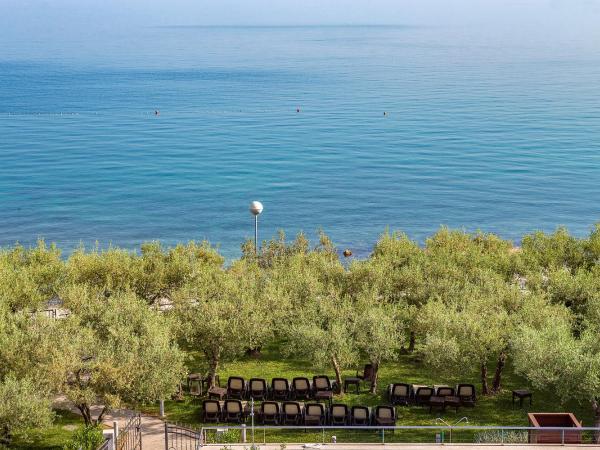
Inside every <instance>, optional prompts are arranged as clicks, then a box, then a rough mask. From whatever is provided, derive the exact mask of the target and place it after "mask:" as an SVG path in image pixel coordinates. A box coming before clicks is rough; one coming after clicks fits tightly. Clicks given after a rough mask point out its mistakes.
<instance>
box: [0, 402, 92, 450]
mask: <svg viewBox="0 0 600 450" xmlns="http://www.w3.org/2000/svg"><path fill="white" fill-rule="evenodd" d="M81 425H83V420H82V419H81V416H78V415H77V414H74V413H72V412H70V411H64V410H59V411H56V418H55V420H54V424H53V425H52V426H51V427H50V428H46V429H45V430H31V431H29V432H28V433H27V436H20V437H15V439H14V440H13V442H12V444H11V446H10V448H15V449H53V450H54V449H62V448H63V445H64V444H66V443H67V441H68V440H69V439H70V438H71V436H72V434H73V431H74V430H75V429H76V428H77V427H80V426H81Z"/></svg>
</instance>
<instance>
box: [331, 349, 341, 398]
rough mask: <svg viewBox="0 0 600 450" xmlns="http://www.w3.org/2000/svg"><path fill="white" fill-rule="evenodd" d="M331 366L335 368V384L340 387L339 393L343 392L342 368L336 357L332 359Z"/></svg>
mask: <svg viewBox="0 0 600 450" xmlns="http://www.w3.org/2000/svg"><path fill="white" fill-rule="evenodd" d="M331 365H332V366H333V371H334V372H335V382H336V384H337V386H338V389H339V392H343V386H342V368H341V367H340V363H339V362H338V360H337V358H336V357H335V355H334V356H332V357H331Z"/></svg>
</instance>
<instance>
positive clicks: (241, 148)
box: [0, 24, 600, 259]
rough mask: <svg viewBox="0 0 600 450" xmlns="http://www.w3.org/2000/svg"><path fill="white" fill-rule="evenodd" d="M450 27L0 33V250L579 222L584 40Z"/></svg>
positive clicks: (343, 239)
mask: <svg viewBox="0 0 600 450" xmlns="http://www.w3.org/2000/svg"><path fill="white" fill-rule="evenodd" d="M533 28H534V27H532V29H531V30H527V29H523V28H520V29H518V30H512V29H510V27H506V28H504V29H500V30H496V29H494V28H493V27H492V26H487V25H486V24H477V25H476V26H475V25H474V26H473V27H464V26H463V27H459V26H428V25H426V24H424V25H422V26H408V25H394V26H361V25H353V26H293V27H291V26H290V27H289V26H270V27H260V26H247V27H233V26H225V27H218V26H213V27H204V26H177V25H173V26H154V25H153V24H148V25H146V26H140V25H132V26H131V27H120V28H119V29H116V30H111V31H110V32H105V33H97V32H94V31H92V30H90V31H86V30H83V31H80V32H78V33H62V34H61V33H58V34H57V35H55V34H49V33H46V34H44V32H43V31H40V32H39V33H38V32H37V30H30V31H29V32H28V33H21V34H19V35H18V36H17V35H12V34H11V35H4V36H3V31H1V30H0V246H2V247H8V246H12V245H14V244H15V243H17V242H18V243H21V244H23V245H27V246H29V245H34V244H35V242H36V241H37V239H39V238H43V239H45V240H46V241H47V242H55V243H56V244H57V245H59V246H60V247H61V248H62V249H63V250H64V252H65V253H66V254H68V253H69V252H71V251H72V250H73V249H75V248H77V247H78V246H80V245H84V246H86V247H88V248H91V247H94V246H96V245H98V246H100V247H102V248H106V247H108V246H111V245H113V246H114V245H118V246H121V247H125V248H128V249H137V248H139V245H140V244H141V243H142V242H144V241H150V240H160V241H162V242H163V243H164V244H165V245H166V246H173V245H176V244H177V243H179V242H187V241H189V240H196V241H200V240H208V241H210V242H211V243H212V244H213V245H216V246H218V247H219V249H220V251H221V252H222V253H223V255H225V256H226V258H228V259H232V258H237V257H239V256H240V255H241V250H240V245H241V243H242V242H243V241H244V240H245V239H251V238H253V236H254V219H253V216H252V215H251V214H250V212H249V210H248V207H249V204H250V202H251V201H253V200H258V201H261V202H262V203H263V205H264V211H263V213H262V214H261V215H260V216H259V221H258V225H259V230H258V231H259V240H264V239H269V238H271V237H274V236H276V235H277V233H278V230H284V231H285V233H286V236H287V237H288V238H289V239H293V237H294V236H295V235H296V234H297V233H299V232H301V231H303V232H305V233H306V234H307V235H308V236H309V237H310V238H311V239H312V240H313V241H315V242H316V237H317V235H318V232H319V231H320V230H322V231H323V232H325V233H326V234H327V235H329V237H330V238H331V239H332V240H333V242H334V243H335V244H336V245H337V246H338V248H340V249H345V248H348V249H351V250H352V251H353V253H354V255H355V256H357V257H365V256H367V255H368V254H369V252H370V251H371V249H372V247H373V244H374V243H375V242H376V241H377V239H378V237H379V236H380V235H381V233H383V232H384V231H385V230H386V229H389V230H400V231H403V232H406V233H407V234H408V235H409V236H410V237H411V238H412V239H415V240H417V241H419V242H421V243H422V242H424V241H425V239H426V238H427V237H428V236H430V235H431V234H432V233H434V232H435V231H436V230H437V229H439V227H440V226H444V225H445V226H449V227H452V228H459V229H464V230H467V231H469V232H474V231H477V230H482V231H485V232H492V233H497V234H498V235H500V236H501V237H503V238H506V239H510V240H513V241H514V242H515V243H516V244H518V243H519V242H520V240H521V238H522V236H523V235H525V234H527V233H532V232H534V231H537V230H543V231H547V232H551V231H553V230H555V229H556V228H557V227H559V226H566V227H567V228H568V229H569V230H570V232H571V233H573V234H574V235H576V236H586V235H587V234H588V233H589V232H590V230H591V229H592V227H593V226H594V224H595V223H596V222H600V32H599V33H596V34H595V35H593V36H590V35H589V33H587V34H581V35H580V34H578V32H577V31H578V30H576V29H570V30H553V29H542V30H541V31H540V30H537V29H533Z"/></svg>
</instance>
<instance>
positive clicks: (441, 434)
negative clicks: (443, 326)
mask: <svg viewBox="0 0 600 450" xmlns="http://www.w3.org/2000/svg"><path fill="white" fill-rule="evenodd" d="M233 430H235V431H237V433H235V432H234V433H231V431H233ZM334 431H335V434H333V432H334ZM273 432H277V434H278V435H277V437H276V440H273V439H269V440H268V441H267V435H268V434H270V433H273ZM293 432H296V433H301V434H300V435H298V434H295V433H293ZM238 433H239V434H238ZM311 433H312V434H311ZM169 434H172V436H177V437H180V436H182V435H183V434H185V436H186V437H187V439H190V440H193V441H195V443H196V446H195V448H199V447H201V446H206V445H211V444H216V445H221V446H222V445H223V444H236V443H245V444H257V445H260V444H266V443H267V442H271V443H276V442H277V443H280V442H282V443H289V444H292V443H306V442H311V439H312V440H313V441H317V440H318V443H321V444H325V443H338V444H339V443H356V444H359V443H360V444H369V443H371V444H374V443H382V444H385V443H430V444H431V443H437V444H444V443H467V442H468V443H482V444H483V443H486V444H512V443H514V444H519V445H527V444H540V443H555V444H580V443H587V444H592V443H597V442H599V441H600V428H596V427H579V428H574V427H542V428H539V427H518V426H484V425H456V424H455V425H451V424H444V425H440V424H438V425H400V426H379V425H364V426H339V425H337V426H332V425H319V426H314V425H313V426H303V425H257V426H254V427H249V426H246V425H215V426H202V427H199V428H193V427H189V426H179V425H173V424H165V439H166V443H168V442H169ZM232 434H233V435H232ZM286 434H287V436H286ZM261 435H262V436H261ZM273 437H274V436H273ZM261 438H262V439H261ZM254 439H256V441H254ZM232 440H233V441H232ZM315 443H316V442H315ZM167 448H174V449H177V448H178V447H174V446H170V447H167ZM182 448H183V447H182Z"/></svg>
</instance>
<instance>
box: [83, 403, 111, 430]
mask: <svg viewBox="0 0 600 450" xmlns="http://www.w3.org/2000/svg"><path fill="white" fill-rule="evenodd" d="M75 406H76V407H77V409H78V410H79V412H80V413H81V416H82V417H83V421H84V423H85V426H86V427H89V426H92V425H100V423H101V422H102V418H103V417H104V414H106V413H107V411H108V407H106V406H105V407H103V408H102V411H100V414H99V415H98V417H97V418H96V419H95V420H94V418H93V417H92V411H91V409H90V405H88V404H87V403H80V404H77V405H75Z"/></svg>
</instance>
